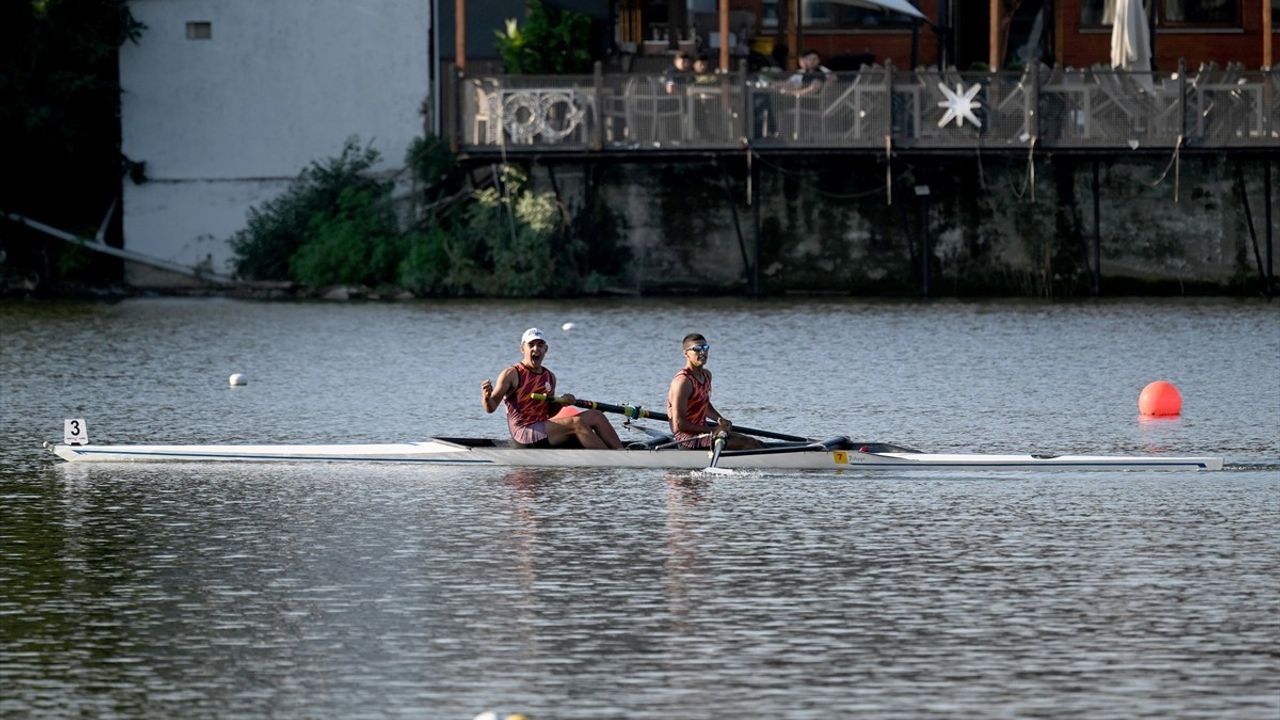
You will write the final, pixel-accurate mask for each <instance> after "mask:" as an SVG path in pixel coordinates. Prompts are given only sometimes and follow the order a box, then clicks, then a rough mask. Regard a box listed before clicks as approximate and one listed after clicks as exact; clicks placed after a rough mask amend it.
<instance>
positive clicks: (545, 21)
mask: <svg viewBox="0 0 1280 720" xmlns="http://www.w3.org/2000/svg"><path fill="white" fill-rule="evenodd" d="M526 13H527V14H526V17H525V25H524V28H523V29H521V28H520V25H519V23H518V21H516V20H513V19H512V20H507V22H506V27H505V29H504V30H502V31H495V33H496V35H497V36H498V40H497V45H498V54H499V55H500V56H501V57H502V62H503V64H504V65H505V66H506V70H507V72H509V73H514V74H521V75H549V74H565V73H570V74H572V73H586V72H590V71H591V51H590V50H588V47H589V45H590V42H591V18H589V17H587V16H586V15H584V14H582V13H580V12H574V11H573V10H556V9H549V8H547V7H546V6H545V5H543V3H542V0H529V2H528V3H527V5H526Z"/></svg>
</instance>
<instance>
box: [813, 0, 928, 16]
mask: <svg viewBox="0 0 1280 720" xmlns="http://www.w3.org/2000/svg"><path fill="white" fill-rule="evenodd" d="M822 1H823V2H829V3H831V4H833V5H849V6H852V7H860V8H865V9H867V10H886V11H888V12H896V13H902V14H903V15H908V16H910V17H913V18H919V19H921V20H927V19H928V18H926V17H925V16H924V14H923V13H921V12H920V11H919V10H917V9H916V6H915V5H912V4H911V3H909V2H907V0H822Z"/></svg>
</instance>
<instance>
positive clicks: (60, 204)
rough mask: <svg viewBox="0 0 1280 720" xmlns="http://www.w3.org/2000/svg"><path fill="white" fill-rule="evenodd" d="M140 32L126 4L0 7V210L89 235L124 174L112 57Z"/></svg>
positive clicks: (67, 1) (82, 1)
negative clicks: (0, 167)
mask: <svg viewBox="0 0 1280 720" xmlns="http://www.w3.org/2000/svg"><path fill="white" fill-rule="evenodd" d="M143 29H144V28H143V26H142V25H141V24H140V23H138V22H137V21H136V20H135V19H134V18H133V15H132V14H130V12H129V7H128V3H127V2H126V0H8V1H6V2H0V143H3V145H0V152H2V153H3V157H4V163H5V169H4V172H3V173H0V207H2V208H3V209H4V210H8V211H11V212H17V213H20V214H23V215H28V216H31V217H34V218H37V219H39V220H42V221H44V222H47V223H49V224H51V225H55V226H58V227H63V228H67V229H70V230H73V231H76V232H80V233H83V234H87V235H93V234H94V231H95V230H96V229H97V226H98V223H99V222H101V220H102V217H103V215H104V214H105V213H106V212H107V209H108V208H109V207H110V206H111V203H112V202H113V201H115V200H116V199H117V198H118V196H119V192H120V177H121V171H122V169H123V168H122V157H121V155H120V124H119V120H118V118H119V113H120V85H119V71H118V68H117V54H118V50H119V47H120V46H121V45H122V44H123V43H125V42H128V41H136V40H137V39H138V38H139V37H140V36H141V33H142V31H143ZM47 247H49V248H58V249H59V250H65V248H62V247H61V246H60V245H48V246H47ZM68 247H70V246H68ZM17 249H18V248H12V247H11V248H9V249H8V253H7V254H8V264H10V265H13V264H15V263H21V262H23V261H24V258H21V257H19V253H17V252H15V250H17ZM26 260H28V261H30V260H31V259H30V258H26ZM47 260H48V259H47V258H46V263H45V264H47V265H49V266H50V267H51V268H54V269H56V268H61V267H67V266H68V263H65V262H62V261H53V262H47ZM70 264H71V265H76V266H77V267H79V266H80V265H83V263H70ZM76 274H77V275H78V276H88V275H89V274H90V273H87V272H84V271H83V268H80V269H78V270H77V271H76Z"/></svg>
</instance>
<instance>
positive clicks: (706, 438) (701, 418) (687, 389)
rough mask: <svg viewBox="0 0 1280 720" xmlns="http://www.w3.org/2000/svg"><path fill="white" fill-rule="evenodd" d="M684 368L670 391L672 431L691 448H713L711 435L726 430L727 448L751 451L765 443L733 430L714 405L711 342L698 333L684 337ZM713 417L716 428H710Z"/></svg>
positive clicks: (686, 446) (668, 393)
mask: <svg viewBox="0 0 1280 720" xmlns="http://www.w3.org/2000/svg"><path fill="white" fill-rule="evenodd" d="M681 345H682V346H683V347H684V367H683V368H681V370H680V372H678V373H676V376H675V377H674V378H672V379H671V388H670V389H669V390H668V391H667V416H668V417H670V418H671V434H672V435H673V436H674V437H675V439H676V440H679V441H681V442H680V445H681V447H684V448H688V449H697V448H709V447H711V439H712V434H714V433H720V432H725V433H728V434H729V439H728V441H727V442H726V443H725V449H727V450H749V449H751V448H758V447H761V446H762V443H761V442H760V441H759V440H757V439H755V438H753V437H751V436H750V435H743V434H742V433H736V432H732V431H731V429H732V428H733V423H731V422H729V421H728V420H727V419H726V418H725V416H723V415H721V414H720V411H719V410H716V408H715V406H714V405H712V404H711V371H710V370H708V369H707V354H708V353H710V352H711V345H710V344H709V343H708V342H707V339H706V338H705V337H703V336H702V335H700V334H698V333H690V334H688V335H685V336H684V340H683V341H682V342H681ZM707 420H713V421H715V423H716V426H715V427H709V426H708V425H707Z"/></svg>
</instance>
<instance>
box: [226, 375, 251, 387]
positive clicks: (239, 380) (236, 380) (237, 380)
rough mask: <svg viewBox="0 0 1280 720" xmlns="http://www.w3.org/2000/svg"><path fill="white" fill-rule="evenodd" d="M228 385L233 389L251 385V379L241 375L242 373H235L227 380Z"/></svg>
mask: <svg viewBox="0 0 1280 720" xmlns="http://www.w3.org/2000/svg"><path fill="white" fill-rule="evenodd" d="M227 383H228V384H230V385H231V387H241V386H243V385H248V384H249V378H247V377H245V376H244V375H241V374H240V373H235V374H234V375H232V376H231V377H230V378H228V379H227Z"/></svg>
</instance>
